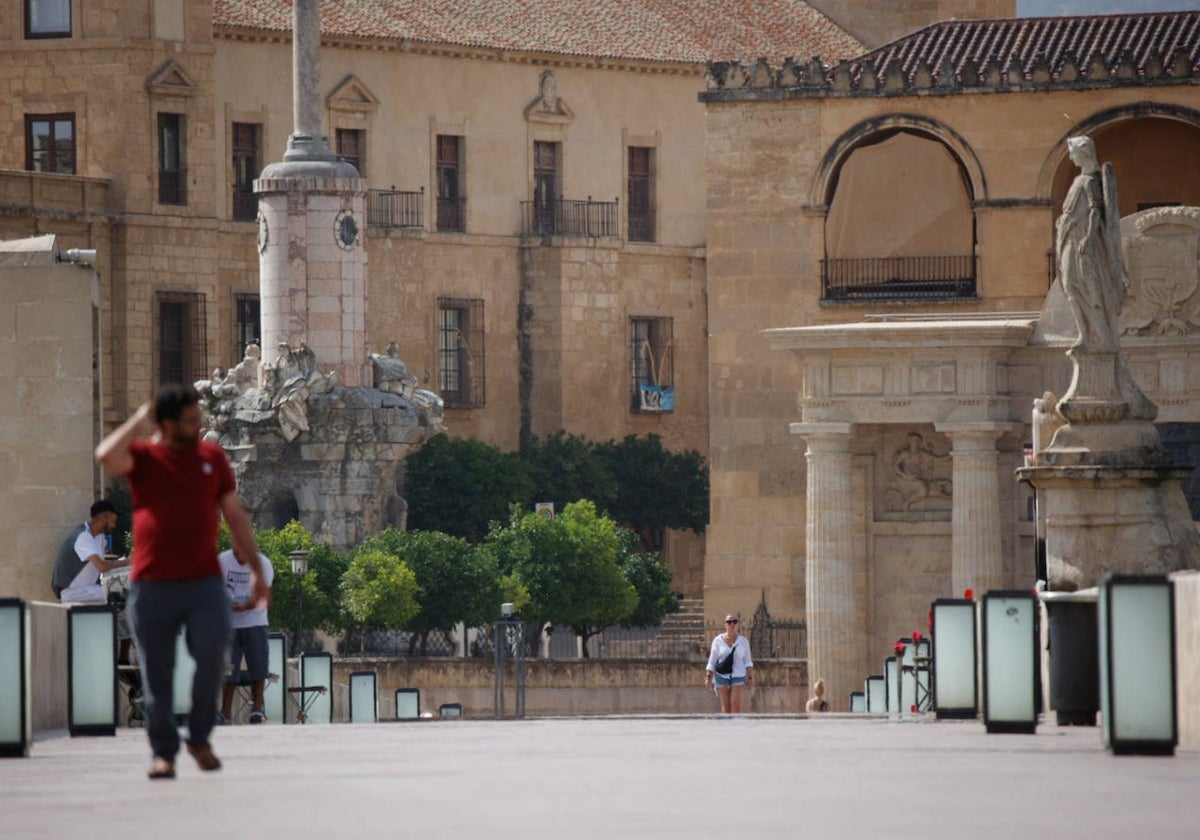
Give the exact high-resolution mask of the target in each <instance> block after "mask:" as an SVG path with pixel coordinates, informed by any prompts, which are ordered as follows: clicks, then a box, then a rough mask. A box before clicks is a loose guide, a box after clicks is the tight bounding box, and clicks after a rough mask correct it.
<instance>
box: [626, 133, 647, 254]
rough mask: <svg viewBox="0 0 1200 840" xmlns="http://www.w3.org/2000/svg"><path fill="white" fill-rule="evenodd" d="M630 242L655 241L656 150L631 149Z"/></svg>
mask: <svg viewBox="0 0 1200 840" xmlns="http://www.w3.org/2000/svg"><path fill="white" fill-rule="evenodd" d="M628 187H629V198H628V201H627V202H626V204H627V205H628V206H629V240H630V241H631V242H653V241H654V149H651V148H646V147H644V146H630V147H629V184H628Z"/></svg>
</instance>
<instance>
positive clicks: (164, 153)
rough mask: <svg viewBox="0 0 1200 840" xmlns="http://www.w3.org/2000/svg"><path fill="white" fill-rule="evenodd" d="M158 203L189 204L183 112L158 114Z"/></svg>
mask: <svg viewBox="0 0 1200 840" xmlns="http://www.w3.org/2000/svg"><path fill="white" fill-rule="evenodd" d="M158 203H159V204H187V167H186V165H185V161H184V140H183V114H166V113H160V114H159V115H158Z"/></svg>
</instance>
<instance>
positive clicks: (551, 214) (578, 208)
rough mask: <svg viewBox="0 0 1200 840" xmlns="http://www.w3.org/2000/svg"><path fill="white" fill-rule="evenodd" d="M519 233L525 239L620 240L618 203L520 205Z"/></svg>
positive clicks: (572, 201)
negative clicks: (579, 237)
mask: <svg viewBox="0 0 1200 840" xmlns="http://www.w3.org/2000/svg"><path fill="white" fill-rule="evenodd" d="M521 219H522V227H521V232H522V233H523V234H524V235H525V236H620V235H621V227H620V224H619V219H618V216H617V201H615V200H614V201H592V197H591V196H588V198H587V200H586V201H577V200H575V199H568V198H558V199H555V200H554V201H550V202H546V203H542V202H536V201H522V202H521Z"/></svg>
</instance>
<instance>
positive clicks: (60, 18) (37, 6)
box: [25, 0, 71, 38]
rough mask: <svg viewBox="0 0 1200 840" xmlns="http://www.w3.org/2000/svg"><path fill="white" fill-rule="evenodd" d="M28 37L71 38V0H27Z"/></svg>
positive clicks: (26, 22) (26, 30) (26, 25)
mask: <svg viewBox="0 0 1200 840" xmlns="http://www.w3.org/2000/svg"><path fill="white" fill-rule="evenodd" d="M25 37H26V38H70V37H71V0H25Z"/></svg>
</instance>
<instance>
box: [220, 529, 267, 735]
mask: <svg viewBox="0 0 1200 840" xmlns="http://www.w3.org/2000/svg"><path fill="white" fill-rule="evenodd" d="M217 560H218V561H220V563H221V579H222V580H223V581H225V589H226V590H227V591H228V592H229V609H230V611H231V612H232V614H233V615H232V619H233V639H232V640H231V641H230V644H229V668H230V670H229V675H228V676H227V677H226V678H225V688H224V689H223V690H222V693H221V716H220V718H218V720H219V721H220V722H221V723H228V722H229V721H231V720H232V719H233V694H234V692H235V691H236V690H237V687H238V686H239V685H242V684H243V682H242V676H243V670H242V659H245V660H246V668H245V672H244V673H245V677H246V679H247V680H248V681H249V683H250V722H251V723H266V722H267V715H266V712H264V711H263V688H264V686H265V684H266V681H267V677H269V676H270V673H269V672H270V670H271V669H270V649H269V647H268V640H267V608H266V606H265V605H263V604H260V603H259V602H258V601H256V600H255V599H254V597H253V593H252V592H251V591H250V585H251V583H253V578H254V575H253V573H252V572H251V571H250V566H249V565H248V564H247V563H245V562H244V561H243V560H241V559H240V558H239V557H238V556H237V555H236V554H235V553H234V552H233V551H222V552H221V553H220V554H218V555H217ZM258 563H259V567H260V570H259V575H260V576H261V577H262V578H263V579H264V580H266V582H267V586H270V585H271V584H272V583H274V582H275V567H274V566H272V565H271V559H270V558H269V557H267V555H265V554H259V555H258ZM281 722H282V721H281Z"/></svg>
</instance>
